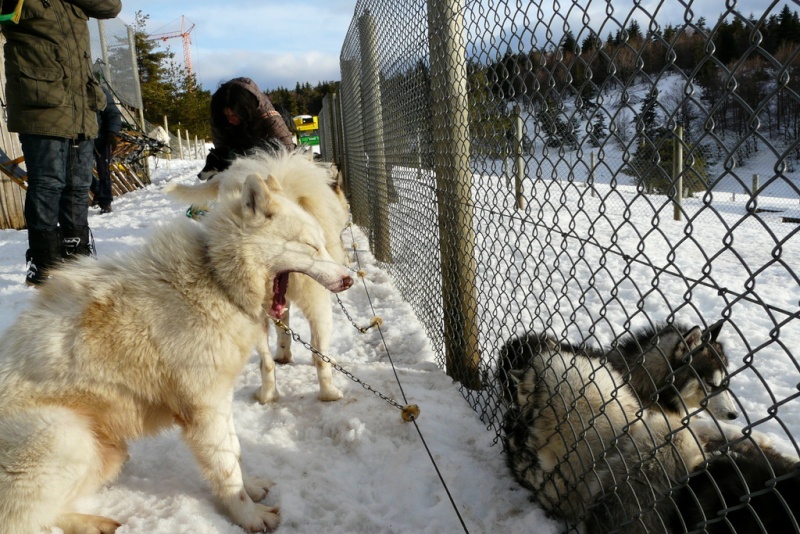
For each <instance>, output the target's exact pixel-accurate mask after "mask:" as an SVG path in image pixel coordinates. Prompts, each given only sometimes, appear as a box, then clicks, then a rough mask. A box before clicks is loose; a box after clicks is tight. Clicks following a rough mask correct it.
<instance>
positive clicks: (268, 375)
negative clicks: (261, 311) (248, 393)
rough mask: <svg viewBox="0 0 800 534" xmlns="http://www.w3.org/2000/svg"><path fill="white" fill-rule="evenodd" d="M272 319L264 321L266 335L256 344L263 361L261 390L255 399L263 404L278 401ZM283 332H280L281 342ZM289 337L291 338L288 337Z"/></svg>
mask: <svg viewBox="0 0 800 534" xmlns="http://www.w3.org/2000/svg"><path fill="white" fill-rule="evenodd" d="M270 322H271V319H269V318H266V319H265V320H264V335H263V336H261V339H260V340H259V341H258V343H257V344H256V352H257V353H258V357H259V359H260V360H261V389H260V390H258V391H256V392H255V394H254V397H255V398H256V400H258V402H260V403H261V404H266V403H268V402H274V401H276V400H278V397H279V395H278V388H277V386H276V384H275V361H274V360H273V359H272V351H271V350H270V348H269V323H270ZM281 334H282V332H280V331H278V338H279V340H280V337H281ZM286 337H289V336H286Z"/></svg>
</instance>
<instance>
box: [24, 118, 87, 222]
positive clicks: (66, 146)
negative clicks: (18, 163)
mask: <svg viewBox="0 0 800 534" xmlns="http://www.w3.org/2000/svg"><path fill="white" fill-rule="evenodd" d="M19 140H20V144H21V145H22V153H23V154H24V155H25V167H26V168H27V170H28V192H27V194H26V196H25V220H26V223H27V225H28V230H37V231H40V230H41V231H47V230H55V229H56V228H57V227H58V226H61V228H62V229H74V228H78V227H88V226H89V186H90V185H91V183H92V166H93V165H94V154H93V151H94V143H93V142H92V141H91V140H89V139H79V140H75V139H64V138H62V137H49V136H43V135H31V134H20V135H19Z"/></svg>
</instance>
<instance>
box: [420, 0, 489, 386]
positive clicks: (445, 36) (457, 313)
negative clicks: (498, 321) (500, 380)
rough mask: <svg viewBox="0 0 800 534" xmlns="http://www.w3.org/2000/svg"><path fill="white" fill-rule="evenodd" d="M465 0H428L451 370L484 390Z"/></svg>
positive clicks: (444, 302) (444, 301) (465, 383)
mask: <svg viewBox="0 0 800 534" xmlns="http://www.w3.org/2000/svg"><path fill="white" fill-rule="evenodd" d="M463 2H464V0H430V1H429V2H428V10H429V11H428V41H429V48H430V55H431V68H430V71H431V93H432V95H431V96H432V102H431V115H432V120H433V144H434V171H435V174H436V183H437V203H438V211H439V248H440V251H441V262H442V305H443V308H444V323H445V324H444V328H445V353H446V356H445V364H446V370H447V374H448V375H449V376H451V377H453V378H454V379H455V380H458V381H459V382H461V384H462V385H463V386H465V387H467V388H470V389H480V387H481V378H480V361H481V354H480V336H479V329H478V310H477V306H478V298H477V288H476V282H475V276H476V273H477V266H476V263H475V252H474V246H475V231H474V226H473V208H472V171H471V170H470V161H469V156H470V133H469V116H468V114H469V102H468V97H467V71H466V52H465V42H464V18H463V17H464V5H463Z"/></svg>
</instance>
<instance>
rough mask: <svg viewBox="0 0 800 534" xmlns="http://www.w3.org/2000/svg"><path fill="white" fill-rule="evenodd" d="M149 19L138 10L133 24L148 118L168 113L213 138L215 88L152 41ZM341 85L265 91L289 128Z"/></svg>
mask: <svg viewBox="0 0 800 534" xmlns="http://www.w3.org/2000/svg"><path fill="white" fill-rule="evenodd" d="M149 18H150V15H146V14H144V13H143V12H141V11H137V12H136V15H135V21H134V24H133V29H134V42H135V45H136V61H137V66H138V69H139V82H140V85H141V89H142V105H143V107H144V116H145V119H146V120H148V121H149V122H151V123H154V124H163V121H164V117H165V116H166V117H167V121H168V122H169V126H170V128H171V129H172V128H176V127H180V128H182V129H184V128H185V129H188V130H189V131H190V132H192V133H193V134H195V135H197V136H198V137H200V138H204V139H210V137H211V126H210V124H209V110H210V108H211V95H212V93H213V90H207V89H204V88H203V86H202V84H200V83H199V82H198V81H197V77H196V76H195V75H194V74H189V73H187V71H186V69H185V68H184V67H183V65H181V64H180V63H179V62H177V61H176V59H175V54H174V53H173V52H171V51H169V50H166V51H165V50H160V49H159V48H158V43H157V42H155V41H153V40H151V39H150V35H149V34H148V32H147V22H148V20H149ZM338 84H339V82H334V81H325V82H320V83H318V84H317V85H315V86H312V85H311V84H309V83H300V82H298V83H297V84H296V86H295V88H294V89H288V88H285V87H278V88H277V89H274V90H272V91H269V90H267V91H265V93H266V94H267V96H269V97H270V99H271V100H272V102H273V104H275V106H276V108H278V110H279V111H281V113H282V115H283V116H284V119H286V120H287V122H289V124H288V125H289V127H290V128H294V125H293V124H292V123H291V117H293V116H297V115H304V114H308V115H318V114H319V112H320V110H321V109H322V99H323V98H324V97H325V96H326V95H327V94H328V93H330V92H335V91H336V90H337V89H338ZM263 89H264V88H262V90H263ZM214 90H216V88H214Z"/></svg>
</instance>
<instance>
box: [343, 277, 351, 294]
mask: <svg viewBox="0 0 800 534" xmlns="http://www.w3.org/2000/svg"><path fill="white" fill-rule="evenodd" d="M352 285H353V278H352V277H350V276H345V277H344V278H342V291H344V290H346V289H350V287H352Z"/></svg>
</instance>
